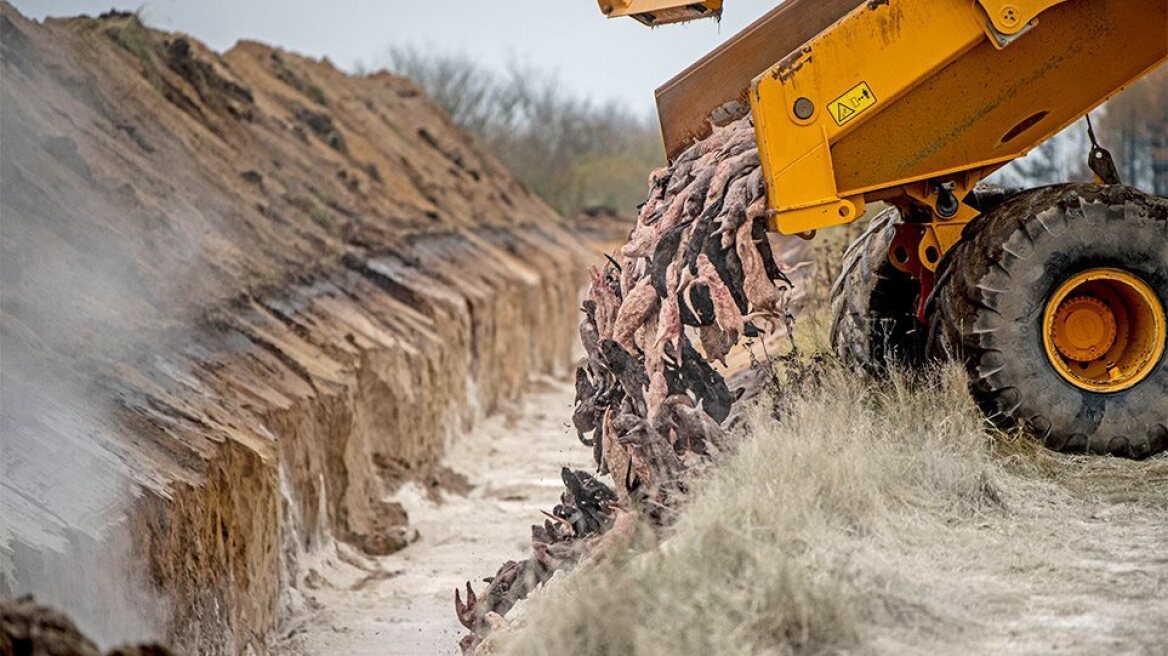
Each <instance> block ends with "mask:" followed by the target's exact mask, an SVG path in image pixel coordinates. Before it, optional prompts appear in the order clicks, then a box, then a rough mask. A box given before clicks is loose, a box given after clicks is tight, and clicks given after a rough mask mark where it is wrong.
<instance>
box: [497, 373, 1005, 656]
mask: <svg viewBox="0 0 1168 656" xmlns="http://www.w3.org/2000/svg"><path fill="white" fill-rule="evenodd" d="M808 378H809V377H808V376H806V375H798V376H792V377H790V378H789V379H790V380H804V381H806V380H807V379H808ZM810 378H818V379H819V381H818V382H810V383H807V384H808V385H809V386H808V387H807V388H805V389H801V390H797V391H794V393H795V395H796V396H795V397H794V399H793V402H792V403H790V404H789V405H788V404H784V406H785V407H789V413H790V414H789V415H788V416H786V417H785V418H783V419H782V420H779V421H776V420H775V418H774V417H773V416H772V411H771V410H772V406H773V403H771V404H766V403H764V404H762V405H760V406H759V407H758V408H756V409H755V411H754V413H753V416H752V421H751V423H752V430H753V436H752V437H751V438H749V439H747V440H746V441H745V442H744V443H743V444H742V446H741V448H740V450H739V451H738V452H737V453H736V454H734V455H733V456H731V457H730V458H728V459H727V461H726V462H725V463H724V464H723V466H721V467H719V468H718V469H717V471H716V472H715V473H714V474H713V475H712V476H711V477H710V478H709V479H707V480H705V481H702V483H701V485H700V491H699V492H698V494H697V495H696V497H695V498H694V499H693V501H692V503H691V505H690V506H689V507H688V508H687V509H686V512H685V513H684V515H683V517H682V519H681V520H680V522H679V523H678V524H677V526H676V530H675V533H674V534H673V535H672V536H671V537H670V538H669V539H668V540H667V541H666V542H665V543H664V544H663V545H661V548H659V549H657V550H655V551H652V552H650V553H648V554H646V555H644V556H642V557H639V558H637V559H635V560H634V561H632V562H630V563H627V564H624V565H618V566H614V567H607V568H602V569H599V570H597V571H596V572H594V573H589V574H588V575H584V576H581V575H576V576H571V577H569V578H568V580H566V581H563V582H562V585H561V586H559V587H557V588H556V589H554V590H553V591H552V592H551V594H547V595H546V596H545V599H543V600H541V601H540V602H539V603H538V604H534V605H533V606H534V607H533V608H532V609H531V612H530V614H529V615H528V616H527V625H528V626H529V627H540V629H538V630H522V631H519V632H517V633H516V634H515V635H514V636H513V638H512V639H511V640H510V641H509V642H508V643H507V647H508V650H507V653H512V654H563V653H589V654H632V653H636V654H700V653H720V654H759V653H774V654H782V653H827V652H834V651H838V650H840V649H847V648H848V647H849V646H853V645H855V644H857V643H858V641H859V640H860V638H861V634H862V632H863V631H862V626H863V625H864V624H866V623H869V622H873V621H882V620H889V619H894V620H895V621H896V622H897V623H899V624H901V625H903V626H906V627H910V628H914V627H915V629H916V630H926V629H927V628H928V626H929V625H930V624H931V623H932V622H933V621H934V618H935V616H936V615H937V611H935V610H933V609H931V608H929V606H928V604H926V603H923V602H922V601H921V600H920V599H918V598H917V597H916V596H915V595H914V594H912V592H911V590H909V589H907V588H905V587H903V586H901V585H898V584H897V583H896V578H897V577H896V572H894V571H892V570H891V569H890V568H889V567H887V566H884V565H883V564H882V563H881V560H882V558H881V552H882V551H883V550H884V549H887V548H890V547H891V548H895V545H896V543H897V541H898V540H900V539H902V537H903V535H904V528H905V526H906V524H911V525H913V526H914V527H916V529H917V530H926V531H927V530H931V529H933V528H941V527H943V526H944V525H945V524H946V523H949V522H967V521H970V519H971V518H972V517H976V516H977V515H980V514H983V513H1000V512H1003V500H1002V496H1003V495H1002V492H1001V490H1000V487H999V482H998V481H997V478H998V468H997V467H996V466H995V465H994V463H993V461H992V460H991V456H990V449H989V443H988V440H987V436H986V432H985V431H984V430H983V420H982V419H981V418H980V417H979V415H978V414H977V412H976V410H975V408H974V407H973V406H972V404H971V403H970V401H969V397H968V395H967V394H966V393H965V391H964V389H963V388H962V385H963V383H962V382H961V380H960V378H959V374H958V373H957V372H954V371H949V370H946V371H942V372H938V373H934V374H931V375H928V376H926V377H924V378H922V379H920V380H915V381H914V380H909V379H907V378H904V377H899V378H896V379H894V380H893V381H891V382H890V384H888V385H887V386H884V387H874V386H871V385H869V384H866V383H864V382H861V381H857V380H856V379H855V378H854V377H852V376H849V375H847V374H846V373H845V372H843V371H842V370H840V369H839V368H837V367H835V366H833V365H827V366H826V367H825V368H823V369H822V370H819V371H817V372H815V374H814V375H813V376H810Z"/></svg>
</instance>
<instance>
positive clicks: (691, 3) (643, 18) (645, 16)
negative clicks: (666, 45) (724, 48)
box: [599, 0, 722, 27]
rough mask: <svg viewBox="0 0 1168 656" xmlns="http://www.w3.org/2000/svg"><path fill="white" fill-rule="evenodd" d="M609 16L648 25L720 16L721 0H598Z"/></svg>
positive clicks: (605, 13)
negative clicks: (630, 19)
mask: <svg viewBox="0 0 1168 656" xmlns="http://www.w3.org/2000/svg"><path fill="white" fill-rule="evenodd" d="M599 3H600V11H601V12H603V13H604V15H605V16H608V17H609V18H616V17H618V16H629V17H632V18H635V19H637V20H638V21H640V22H641V23H643V24H645V25H648V26H650V27H656V26H658V25H667V24H669V23H687V22H689V21H695V20H701V19H703V18H721V17H722V0H599Z"/></svg>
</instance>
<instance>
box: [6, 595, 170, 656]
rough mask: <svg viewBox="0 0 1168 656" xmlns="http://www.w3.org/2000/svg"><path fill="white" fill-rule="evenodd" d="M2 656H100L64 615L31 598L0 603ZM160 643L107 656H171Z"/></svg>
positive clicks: (128, 647)
mask: <svg viewBox="0 0 1168 656" xmlns="http://www.w3.org/2000/svg"><path fill="white" fill-rule="evenodd" d="M0 653H2V654H28V655H29V656H101V651H100V650H99V649H98V648H97V645H95V644H93V641H91V640H90V639H89V638H86V637H85V636H84V635H82V634H81V632H80V631H78V630H77V627H76V626H75V625H74V624H73V621H72V620H70V619H69V618H68V617H67V616H66V615H65V614H64V613H61V612H60V611H56V610H53V609H52V608H47V607H45V606H41V605H38V604H37V603H36V601H35V600H33V598H32V597H21V598H20V599H16V600H14V601H0ZM170 655H171V651H170V650H169V649H167V648H166V647H163V646H162V645H158V644H143V645H127V646H125V647H119V648H117V649H114V650H112V651H110V652H108V653H107V656H170Z"/></svg>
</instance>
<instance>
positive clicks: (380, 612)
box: [276, 379, 592, 656]
mask: <svg viewBox="0 0 1168 656" xmlns="http://www.w3.org/2000/svg"><path fill="white" fill-rule="evenodd" d="M574 397H575V391H574V388H573V386H572V385H571V384H570V383H568V382H564V381H553V380H549V379H543V380H540V381H538V382H537V383H536V384H535V389H534V390H533V391H532V392H531V393H529V394H527V395H526V397H525V398H524V399H523V400H522V401H521V402H519V403H518V404H516V406H515V407H514V408H512V409H511V411H510V412H507V413H504V414H502V415H497V416H493V417H489V418H487V419H486V420H484V421H483V422H481V423H480V424H479V425H478V427H477V428H476V429H475V430H474V431H472V432H471V433H470V434H468V435H464V436H462V437H461V438H459V439H458V441H457V442H456V443H455V444H453V445H451V447H450V449H449V450H448V455H447V457H446V459H445V461H444V464H445V465H446V466H447V467H449V468H450V469H452V470H454V471H455V472H458V473H460V474H463V475H464V476H466V477H467V479H468V480H469V482H470V484H471V485H472V486H474V487H473V489H472V490H471V491H470V493H469V494H467V495H466V496H460V495H455V494H445V495H443V501H442V502H441V503H435V502H433V501H431V500H430V499H428V498H427V497H426V495H425V494H424V493H423V492H422V491H421V490H420V489H419V488H418V487H417V486H413V485H410V486H407V487H406V488H405V489H403V490H402V491H400V492H399V493H398V494H396V495H395V496H394V497H393V499H394V500H396V501H398V502H400V503H402V504H403V505H404V506H405V508H406V510H407V512H409V516H410V523H411V525H412V526H413V527H414V528H415V529H417V531H418V533H419V539H418V540H417V541H416V542H414V543H413V544H411V545H410V546H408V547H406V548H405V549H403V550H401V551H399V552H397V553H395V554H392V555H390V556H386V557H383V558H377V559H373V560H369V559H366V558H363V557H359V556H356V554H353V553H352V552H350V551H348V550H347V549H345V548H344V547H343V546H341V547H339V551H338V553H340V554H341V557H340V558H331V557H330V558H322V559H320V560H319V562H318V563H317V564H316V565H315V566H314V567H313V570H314V571H315V572H316V573H315V574H314V573H309V575H308V584H309V587H315V588H316V589H315V590H309V591H308V594H309V596H310V597H311V598H312V600H313V602H314V603H313V602H310V605H312V606H315V609H314V610H309V611H306V612H305V613H304V614H303V617H301V618H299V620H294V622H293V626H292V627H291V628H290V630H288V631H286V633H287V634H290V635H288V637H287V638H285V639H284V640H283V641H282V642H281V643H280V644H279V645H278V646H277V649H276V651H277V653H281V654H294V655H305V656H307V655H310V654H311V655H316V654H321V655H324V654H351V655H352V656H362V655H366V654H368V655H374V654H376V655H377V656H399V655H402V656H404V655H415V654H417V655H419V656H420V655H426V656H431V655H445V654H458V653H459V649H458V640H459V638H460V637H461V636H462V635H463V634H464V633H465V630H464V629H463V627H462V625H460V624H459V623H458V620H457V619H456V618H455V615H454V601H453V599H454V596H453V595H454V589H455V587H461V586H464V585H465V583H466V582H467V581H471V582H472V584H473V585H474V588H475V590H476V591H480V592H481V591H482V590H483V589H484V588H485V587H486V584H485V583H483V582H482V578H483V577H485V576H490V575H492V574H494V572H495V570H496V569H497V568H498V567H499V566H500V565H502V564H503V562H504V561H507V560H519V559H522V558H526V557H527V556H528V555H529V554H530V549H531V545H530V542H529V540H528V536H529V535H530V526H531V525H532V524H538V523H541V522H542V516H541V515H540V510H550V509H551V508H552V507H553V506H555V504H556V503H558V502H559V495H560V491H561V490H562V489H563V483H561V481H560V478H559V472H560V468H561V467H563V466H569V467H573V468H577V469H586V470H591V469H592V465H591V451H590V449H588V448H586V447H584V446H582V445H581V444H580V443H579V441H577V439H576V436H575V431H574V430H573V429H572V428H571V424H570V418H571V415H572V408H573V403H574Z"/></svg>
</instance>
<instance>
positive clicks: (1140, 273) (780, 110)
mask: <svg viewBox="0 0 1168 656" xmlns="http://www.w3.org/2000/svg"><path fill="white" fill-rule="evenodd" d="M599 3H600V8H601V10H602V11H603V12H604V13H605V14H606V15H608V16H610V17H616V16H629V17H633V18H635V19H637V20H639V21H640V22H642V23H645V24H647V25H651V26H653V25H661V24H665V23H674V22H681V21H687V20H695V19H701V18H717V17H720V15H721V12H722V0H701V1H696V2H694V1H691V2H682V1H679V0H599ZM1165 59H1168V0H866V1H864V2H858V1H857V0H788V1H787V2H784V3H782V4H781V5H779V6H778V7H776V8H775V9H774V10H772V11H771V12H770V13H768V14H767V15H766V16H764V17H762V18H761V19H760V20H758V21H757V22H756V23H754V24H753V25H751V26H749V27H748V28H746V29H745V30H743V31H742V32H741V33H740V34H738V35H736V36H734V37H733V38H732V39H730V40H729V41H728V42H727V43H725V44H724V45H722V46H721V47H719V48H718V49H716V50H715V51H714V52H712V53H711V54H710V55H708V56H707V57H706V58H704V59H702V60H701V61H699V62H697V63H695V64H693V65H692V66H690V67H689V68H688V69H686V70H685V71H683V72H682V73H681V74H680V75H678V76H677V77H675V78H674V79H673V80H671V81H669V82H668V83H666V84H665V85H664V86H663V87H661V88H660V89H658V91H657V102H658V109H659V114H660V119H661V127H662V132H663V136H664V140H665V146H666V152H667V154H668V156H669V157H670V159H672V158H674V157H676V156H677V155H678V154H679V153H680V152H681V151H682V150H684V149H685V148H686V147H687V146H689V145H690V144H692V143H693V142H695V141H696V140H700V139H702V138H704V137H705V136H707V135H708V134H709V133H710V130H711V121H710V117H711V116H716V115H717V114H718V113H719V112H721V113H723V114H726V113H729V114H734V113H735V112H739V113H742V114H745V112H747V111H749V112H750V113H751V114H752V116H753V122H754V129H755V132H756V137H757V141H758V147H759V155H760V160H761V165H762V168H763V172H764V178H765V181H766V186H767V197H768V198H767V200H768V204H769V210H768V213H767V222H768V225H769V227H770V228H771V229H772V230H774V231H778V232H780V233H784V234H798V235H803V236H807V237H810V236H813V235H814V234H815V233H816V231H818V230H821V229H824V228H829V227H832V226H839V225H843V224H847V223H850V222H852V221H855V220H856V219H858V218H860V217H861V216H864V215H865V208H866V205H867V204H868V203H872V202H876V201H882V202H884V203H888V204H890V205H891V206H893V207H895V208H896V210H897V211H896V212H894V213H885V214H882V215H881V218H880V219H879V220H877V221H874V222H873V223H871V224H870V225H869V226H868V229H867V230H866V231H865V233H864V234H863V236H862V237H861V238H860V239H859V240H858V241H857V242H856V243H854V244H853V245H852V246H851V247H850V248H849V249H848V252H847V254H846V255H845V258H846V261H845V265H844V267H843V274H842V276H841V278H840V280H839V281H838V282H837V283H836V285H835V288H834V289H833V326H832V341H833V344H834V346H835V348H836V350H837V351H838V352H839V353H840V355H841V357H843V358H844V359H845V360H846V361H848V362H851V363H853V364H856V365H859V366H862V367H864V368H866V369H869V370H874V371H878V370H879V369H880V367H881V366H883V365H884V364H885V363H886V362H888V361H892V360H898V359H899V360H902V361H905V362H909V363H911V362H913V361H915V360H917V359H919V358H923V357H925V356H926V355H934V356H947V357H957V358H960V359H961V360H962V361H964V362H965V364H966V369H967V371H968V374H969V378H970V386H971V389H972V392H973V394H974V396H975V397H976V399H977V401H978V403H979V405H980V406H981V407H982V409H983V410H984V411H985V412H986V414H987V415H988V416H989V417H990V418H991V419H992V420H993V421H995V422H996V423H998V424H999V425H1001V426H1003V427H1013V426H1022V427H1024V428H1026V429H1028V430H1029V431H1030V432H1032V433H1033V434H1035V435H1037V436H1039V437H1041V438H1042V439H1043V440H1044V442H1045V444H1046V445H1047V446H1049V447H1050V448H1053V449H1056V450H1065V451H1080V452H1082V451H1086V452H1091V453H1099V454H1116V455H1124V456H1130V457H1145V456H1148V455H1151V454H1154V453H1157V452H1160V451H1163V450H1165V449H1168V359H1166V357H1165V350H1166V342H1168V318H1166V315H1165V309H1166V308H1168V200H1166V199H1164V198H1162V197H1157V196H1153V195H1150V194H1147V193H1144V192H1141V191H1139V190H1137V189H1134V188H1131V187H1128V186H1124V185H1122V184H1120V180H1119V176H1118V174H1117V171H1116V167H1115V165H1114V163H1113V162H1112V160H1111V155H1110V154H1109V153H1108V152H1107V151H1106V150H1105V149H1104V148H1102V147H1101V146H1100V145H1099V144H1098V143H1095V139H1094V135H1093V134H1092V135H1091V137H1092V143H1093V144H1094V145H1093V147H1092V149H1091V151H1090V153H1088V163H1089V166H1090V168H1091V170H1092V171H1093V172H1094V173H1095V175H1096V180H1095V182H1094V183H1078V184H1063V185H1055V186H1049V187H1043V188H1037V189H1030V190H1023V191H1006V190H1000V189H998V190H995V189H992V188H987V187H986V186H984V185H981V184H979V183H981V182H982V181H983V180H984V179H985V178H986V177H987V176H989V175H990V174H991V173H993V172H994V171H996V170H997V169H999V168H1001V167H1002V166H1004V165H1005V164H1007V163H1008V162H1010V161H1011V160H1013V159H1016V158H1018V157H1020V156H1022V155H1024V154H1026V153H1027V152H1028V151H1029V150H1030V149H1032V148H1034V147H1035V146H1037V145H1039V144H1041V143H1042V142H1044V141H1045V140H1047V139H1048V138H1050V137H1051V136H1053V135H1054V134H1056V133H1057V132H1059V131H1060V130H1062V129H1063V128H1065V127H1067V126H1069V125H1070V124H1072V123H1074V122H1075V121H1077V120H1079V119H1080V118H1081V117H1083V116H1084V115H1086V114H1087V113H1088V112H1090V111H1091V110H1093V109H1094V108H1096V107H1097V106H1099V105H1100V104H1101V103H1103V102H1104V101H1105V100H1107V99H1108V98H1109V97H1110V96H1112V95H1114V94H1116V93H1117V92H1119V91H1120V90H1122V89H1123V88H1125V87H1126V86H1127V85H1129V84H1131V83H1132V82H1134V81H1136V80H1137V79H1139V78H1140V77H1142V76H1143V75H1145V74H1147V73H1148V72H1150V71H1151V70H1153V69H1154V68H1155V67H1156V66H1157V65H1159V64H1160V63H1162V62H1163V61H1164V60H1165ZM1164 111H1168V108H1165V109H1164Z"/></svg>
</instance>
